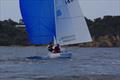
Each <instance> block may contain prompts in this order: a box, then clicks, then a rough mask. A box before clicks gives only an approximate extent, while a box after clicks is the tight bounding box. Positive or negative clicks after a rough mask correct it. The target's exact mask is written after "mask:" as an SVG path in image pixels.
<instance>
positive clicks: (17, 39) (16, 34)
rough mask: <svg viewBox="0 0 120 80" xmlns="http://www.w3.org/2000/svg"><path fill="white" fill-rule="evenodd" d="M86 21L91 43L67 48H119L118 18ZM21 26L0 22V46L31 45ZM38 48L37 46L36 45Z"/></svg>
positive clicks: (119, 23)
mask: <svg viewBox="0 0 120 80" xmlns="http://www.w3.org/2000/svg"><path fill="white" fill-rule="evenodd" d="M85 19H86V22H87V24H88V27H89V30H90V33H91V36H92V39H93V41H92V42H88V43H82V44H75V45H69V46H80V47H120V16H104V17H103V18H96V19H94V20H90V19H87V18H85ZM21 24H23V23H22V22H21V20H20V22H15V21H13V20H11V19H8V20H4V21H0V46H11V45H21V46H29V45H33V44H31V43H30V42H29V40H28V36H27V32H26V31H25V28H24V27H16V25H21ZM37 46H39V45H37Z"/></svg>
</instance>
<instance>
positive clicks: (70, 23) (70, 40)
mask: <svg viewBox="0 0 120 80" xmlns="http://www.w3.org/2000/svg"><path fill="white" fill-rule="evenodd" d="M55 6H56V8H55V9H56V37H57V43H59V44H60V45H68V44H76V43H83V42H89V41H92V39H91V36H90V33H89V30H88V27H87V24H86V21H85V19H84V16H83V14H82V12H81V9H80V5H79V0H55Z"/></svg>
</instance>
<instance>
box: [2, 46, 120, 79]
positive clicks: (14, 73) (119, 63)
mask: <svg viewBox="0 0 120 80" xmlns="http://www.w3.org/2000/svg"><path fill="white" fill-rule="evenodd" d="M67 50H70V51H72V52H73V57H72V59H63V60H62V59H61V60H46V61H35V60H34V61H32V60H27V59H25V57H28V56H41V55H47V53H48V52H47V49H46V48H45V47H0V80H43V79H45V78H50V77H54V76H79V75H101V74H102V75H120V48H77V47H70V48H67ZM65 80H66V79H65ZM76 80H77V79H76ZM86 80H87V79H86Z"/></svg>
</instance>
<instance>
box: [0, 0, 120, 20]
mask: <svg viewBox="0 0 120 80" xmlns="http://www.w3.org/2000/svg"><path fill="white" fill-rule="evenodd" d="M79 1H80V5H81V9H82V11H83V14H84V15H85V16H86V17H87V18H90V19H94V18H97V17H103V16H104V15H120V0H79ZM9 18H11V19H13V20H15V21H18V20H19V19H20V18H21V14H20V9H19V0H0V20H5V19H9Z"/></svg>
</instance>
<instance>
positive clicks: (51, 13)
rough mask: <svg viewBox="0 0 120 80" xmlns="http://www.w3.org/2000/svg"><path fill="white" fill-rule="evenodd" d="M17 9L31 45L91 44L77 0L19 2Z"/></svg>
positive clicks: (30, 0) (31, 0)
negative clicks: (19, 10) (52, 43)
mask: <svg viewBox="0 0 120 80" xmlns="http://www.w3.org/2000/svg"><path fill="white" fill-rule="evenodd" d="M20 9H21V13H22V17H23V20H24V23H25V25H26V30H27V32H28V36H29V40H30V41H31V43H33V44H49V43H50V42H54V43H55V44H56V43H57V44H60V45H70V44H77V43H83V42H90V41H92V39H91V36H90V33H89V30H88V27H87V24H86V21H85V19H84V16H83V14H82V11H81V9H80V3H79V0H20ZM60 54H61V55H63V56H62V57H64V56H65V57H70V56H71V55H70V53H65V54H64V53H60ZM61 55H60V56H59V57H61ZM32 58H33V57H32ZM34 58H36V57H34Z"/></svg>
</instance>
